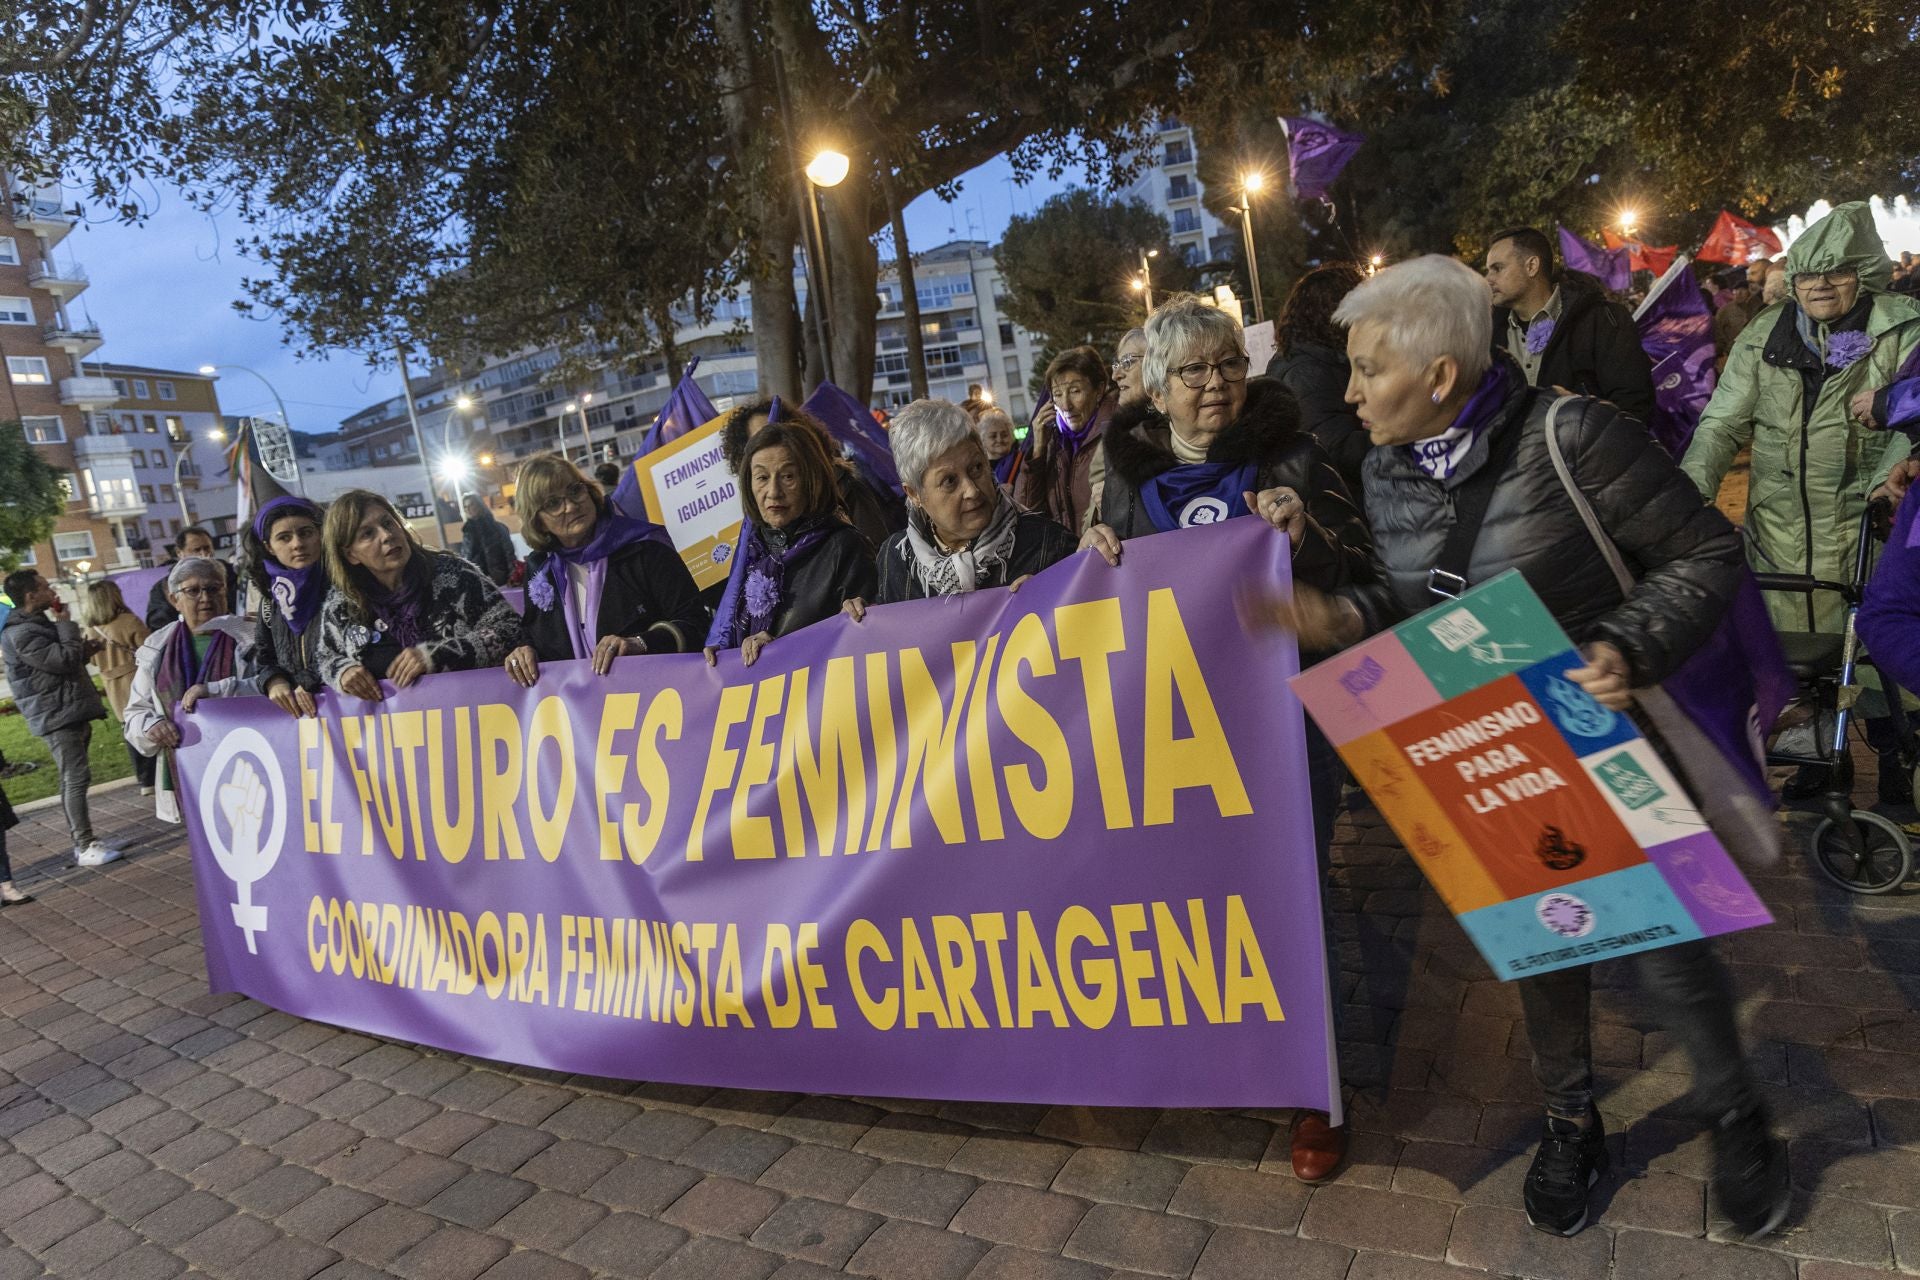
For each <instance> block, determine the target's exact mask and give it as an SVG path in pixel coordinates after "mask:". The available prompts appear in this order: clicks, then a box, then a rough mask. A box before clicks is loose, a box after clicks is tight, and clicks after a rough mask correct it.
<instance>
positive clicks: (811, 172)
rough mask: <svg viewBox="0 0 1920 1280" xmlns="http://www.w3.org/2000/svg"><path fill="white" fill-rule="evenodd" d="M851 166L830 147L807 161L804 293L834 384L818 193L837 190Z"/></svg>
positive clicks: (829, 303) (830, 302) (823, 360)
mask: <svg viewBox="0 0 1920 1280" xmlns="http://www.w3.org/2000/svg"><path fill="white" fill-rule="evenodd" d="M852 167H853V162H852V161H851V160H849V159H848V158H847V157H846V156H845V155H844V154H843V153H841V152H838V151H835V150H833V149H832V148H831V147H829V148H827V149H826V150H823V151H821V152H819V153H818V154H816V155H815V156H814V157H813V159H811V160H809V161H807V167H806V175H807V216H808V218H809V219H810V220H811V221H812V223H813V248H812V250H811V251H810V252H808V254H807V255H806V258H807V268H808V271H807V275H808V284H807V291H808V292H809V293H810V294H812V295H813V298H814V301H815V303H816V305H815V306H814V307H813V308H812V310H813V327H814V338H815V340H816V341H818V342H819V344H820V361H821V364H822V366H823V367H824V369H825V372H826V375H827V381H828V382H832V381H833V347H832V346H831V345H830V344H829V343H828V342H827V320H826V317H827V314H828V313H829V312H831V311H832V310H833V293H832V287H831V286H830V285H829V284H828V283H827V237H826V233H825V232H824V231H822V230H821V227H820V191H821V190H822V189H824V188H827V187H837V186H839V185H840V184H841V183H842V182H845V181H846V179H847V172H848V170H850V169H851V168H852Z"/></svg>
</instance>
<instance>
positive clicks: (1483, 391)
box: [1406, 360, 1514, 480]
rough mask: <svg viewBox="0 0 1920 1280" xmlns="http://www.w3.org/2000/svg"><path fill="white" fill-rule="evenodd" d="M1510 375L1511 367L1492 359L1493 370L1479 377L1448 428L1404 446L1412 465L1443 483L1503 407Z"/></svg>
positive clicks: (1510, 386) (1510, 383) (1511, 372)
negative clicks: (1410, 457) (1409, 455)
mask: <svg viewBox="0 0 1920 1280" xmlns="http://www.w3.org/2000/svg"><path fill="white" fill-rule="evenodd" d="M1513 376H1514V369H1513V366H1511V365H1509V364H1508V363H1507V362H1506V361H1504V360H1495V361H1494V362H1493V367H1492V368H1490V369H1488V370H1487V371H1486V372H1485V373H1483V374H1481V375H1480V385H1478V386H1477V387H1475V388H1474V389H1473V394H1472V395H1470V396H1468V397H1467V402H1466V404H1464V405H1462V406H1461V408H1460V413H1459V416H1458V417H1456V418H1454V420H1453V425H1452V426H1450V427H1448V428H1447V429H1446V430H1445V431H1442V432H1441V433H1440V434H1439V435H1437V436H1430V437H1428V438H1427V439H1425V440H1416V441H1414V442H1413V443H1412V444H1410V445H1407V446H1406V448H1407V451H1408V452H1409V453H1411V454H1412V455H1413V461H1414V465H1416V466H1418V467H1419V468H1420V469H1421V470H1422V471H1424V472H1426V473H1427V474H1428V475H1430V476H1432V477H1433V478H1434V479H1435V480H1445V479H1447V478H1448V477H1449V476H1451V475H1452V474H1453V471H1454V468H1455V467H1457V466H1459V465H1460V463H1461V462H1462V461H1463V460H1464V459H1465V458H1466V456H1467V454H1468V453H1469V452H1471V451H1472V449H1473V443H1474V441H1476V440H1478V439H1479V438H1480V436H1481V434H1482V433H1483V432H1484V431H1486V429H1487V426H1488V424H1489V423H1491V422H1492V421H1493V420H1494V418H1495V416H1496V415H1498V413H1499V411H1500V407H1501V406H1502V405H1504V404H1506V402H1507V393H1508V392H1509V391H1510V390H1511V389H1512V383H1513Z"/></svg>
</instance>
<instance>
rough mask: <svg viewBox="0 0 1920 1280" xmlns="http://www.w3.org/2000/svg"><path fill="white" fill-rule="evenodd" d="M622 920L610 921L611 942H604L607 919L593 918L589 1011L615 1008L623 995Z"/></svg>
mask: <svg viewBox="0 0 1920 1280" xmlns="http://www.w3.org/2000/svg"><path fill="white" fill-rule="evenodd" d="M626 926H627V922H626V921H624V920H615V921H614V922H613V937H612V942H611V943H609V942H608V937H607V922H606V921H605V920H603V919H601V918H600V917H599V916H595V917H594V918H593V971H594V973H595V974H597V975H598V976H597V977H596V978H594V981H593V1011H594V1012H595V1013H606V1012H607V1011H608V1010H613V1011H616V1012H617V1011H618V1010H619V1008H620V1002H621V1000H623V999H624V998H625V997H626V994H627V949H626V937H625V935H626Z"/></svg>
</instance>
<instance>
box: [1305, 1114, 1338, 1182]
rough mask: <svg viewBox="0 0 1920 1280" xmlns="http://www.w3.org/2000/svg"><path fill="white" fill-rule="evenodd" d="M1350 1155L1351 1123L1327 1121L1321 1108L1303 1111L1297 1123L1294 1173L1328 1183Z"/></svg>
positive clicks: (1309, 1179)
mask: <svg viewBox="0 0 1920 1280" xmlns="http://www.w3.org/2000/svg"><path fill="white" fill-rule="evenodd" d="M1346 1158H1347V1126H1345V1125H1340V1126H1339V1127H1338V1128H1336V1127H1334V1126H1333V1125H1330V1124H1328V1123H1327V1117H1326V1116H1325V1115H1323V1114H1322V1113H1320V1112H1318V1111H1303V1112H1301V1113H1300V1117H1299V1119H1297V1120H1295V1121H1294V1124H1293V1176H1294V1177H1296V1178H1298V1179H1300V1181H1302V1182H1325V1181H1326V1180H1327V1179H1328V1178H1331V1177H1332V1176H1333V1171H1334V1170H1335V1169H1338V1168H1339V1167H1340V1162H1341V1161H1342V1160H1345V1159H1346Z"/></svg>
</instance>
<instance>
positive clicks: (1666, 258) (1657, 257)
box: [1601, 231, 1680, 276]
mask: <svg viewBox="0 0 1920 1280" xmlns="http://www.w3.org/2000/svg"><path fill="white" fill-rule="evenodd" d="M1601 234H1602V235H1603V236H1605V237H1606V240H1607V248H1609V249H1625V250H1626V251H1627V265H1628V266H1630V267H1631V268H1632V269H1633V270H1635V271H1651V272H1653V274H1654V275H1655V276H1663V275H1665V274H1667V268H1668V267H1670V266H1672V265H1673V260H1674V259H1675V258H1677V257H1679V256H1680V246H1679V245H1677V244H1669V245H1658V246H1656V245H1650V244H1642V243H1640V241H1638V240H1623V239H1621V238H1620V237H1619V236H1617V235H1615V234H1614V233H1613V232H1611V231H1603V232H1601Z"/></svg>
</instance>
